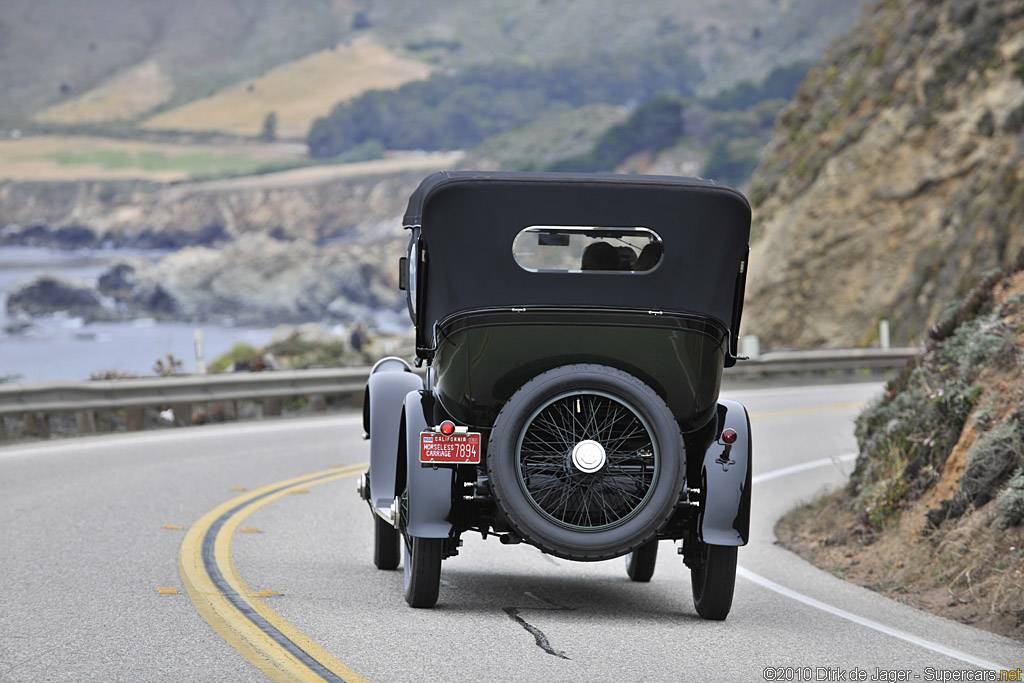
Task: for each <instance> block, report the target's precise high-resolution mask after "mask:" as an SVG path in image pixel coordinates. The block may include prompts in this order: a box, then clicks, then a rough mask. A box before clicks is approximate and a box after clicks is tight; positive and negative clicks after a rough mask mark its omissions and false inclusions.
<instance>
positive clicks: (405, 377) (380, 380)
mask: <svg viewBox="0 0 1024 683" xmlns="http://www.w3.org/2000/svg"><path fill="white" fill-rule="evenodd" d="M422 388H423V380H422V379H421V378H420V376H419V375H416V374H415V373H413V372H412V371H411V370H410V369H409V365H408V364H407V363H406V362H405V361H403V360H402V359H400V358H385V359H383V360H381V361H378V363H377V364H376V365H374V366H373V370H372V371H371V372H370V379H369V380H368V381H367V382H366V396H365V397H364V403H363V406H364V407H363V428H364V429H366V433H367V434H369V435H370V496H371V498H372V499H371V501H370V504H371V505H372V506H373V507H374V508H375V509H376V510H377V511H378V512H379V514H380V515H381V516H382V517H384V518H385V519H388V518H390V510H391V503H392V502H393V501H394V499H395V495H396V494H397V493H400V492H397V491H396V490H395V479H396V477H397V475H398V456H399V454H398V442H399V430H400V429H401V425H402V406H403V404H404V402H405V397H406V395H407V394H408V393H409V392H410V391H416V390H418V389H422Z"/></svg>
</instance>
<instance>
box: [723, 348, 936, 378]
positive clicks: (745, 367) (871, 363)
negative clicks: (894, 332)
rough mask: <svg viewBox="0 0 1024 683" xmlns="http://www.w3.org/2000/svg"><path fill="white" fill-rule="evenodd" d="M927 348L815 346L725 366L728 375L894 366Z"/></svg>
mask: <svg viewBox="0 0 1024 683" xmlns="http://www.w3.org/2000/svg"><path fill="white" fill-rule="evenodd" d="M923 352H924V349H923V348H921V347H917V346H905V347H899V348H891V349H874V348H872V349H815V350H812V351H771V352H769V353H763V354H761V355H760V356H759V357H758V358H756V359H753V360H746V361H740V362H738V363H736V365H735V366H733V367H731V368H726V369H725V376H726V377H753V376H759V375H773V374H785V373H799V372H828V371H833V370H893V369H898V368H902V367H903V366H904V365H906V363H907V361H909V360H910V359H911V358H913V357H915V356H917V355H919V354H921V353H923Z"/></svg>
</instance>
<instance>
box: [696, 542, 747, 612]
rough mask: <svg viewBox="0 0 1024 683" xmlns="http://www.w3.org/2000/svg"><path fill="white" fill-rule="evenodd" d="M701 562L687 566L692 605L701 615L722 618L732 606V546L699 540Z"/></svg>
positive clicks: (733, 565)
mask: <svg viewBox="0 0 1024 683" xmlns="http://www.w3.org/2000/svg"><path fill="white" fill-rule="evenodd" d="M701 546H702V548H701V550H700V552H701V555H702V556H703V562H702V563H701V564H700V566H697V567H694V568H693V569H691V570H690V586H691V587H692V588H693V606H694V607H695V608H696V609H697V614H699V615H700V617H701V618H702V619H710V620H712V621H722V620H724V619H725V618H726V617H727V616H729V610H730V609H732V594H733V589H734V588H735V587H736V546H734V545H709V544H707V543H702V544H701Z"/></svg>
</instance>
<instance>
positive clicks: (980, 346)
mask: <svg viewBox="0 0 1024 683" xmlns="http://www.w3.org/2000/svg"><path fill="white" fill-rule="evenodd" d="M990 279H995V278H994V276H993V277H992V278H990ZM978 291H979V290H975V294H977V293H978ZM972 302H973V303H972ZM972 307H974V308H976V309H977V310H975V311H974V313H973V314H970V313H967V314H965V313H964V311H965V309H970V308H972ZM957 313H960V315H959V317H960V318H965V317H967V318H968V319H964V320H961V322H960V323H959V324H958V325H957V326H956V327H957V329H955V330H953V331H952V332H948V337H947V338H946V339H945V340H944V342H943V343H942V344H938V345H935V346H933V347H932V349H931V350H930V351H929V352H928V353H927V354H926V355H925V357H924V359H923V360H922V361H920V364H919V365H918V366H917V367H915V368H913V369H912V370H911V371H910V372H906V373H904V375H903V376H902V377H901V378H898V379H897V380H894V382H893V383H890V390H889V394H888V395H887V396H886V397H883V399H882V401H880V402H879V403H878V404H876V405H875V406H872V407H871V408H869V409H868V411H866V412H865V413H864V414H863V415H862V416H861V418H860V419H859V424H858V437H859V441H860V443H861V455H860V457H859V459H858V466H857V471H856V472H855V473H854V476H853V479H852V480H851V484H850V485H849V486H848V487H847V488H846V489H845V490H842V491H837V492H834V493H832V494H830V495H828V496H825V497H824V498H822V499H820V500H818V501H816V502H814V503H812V504H810V505H808V506H805V507H802V508H799V509H797V510H795V511H793V512H792V513H790V514H789V515H788V516H787V517H785V518H784V519H783V520H782V521H781V522H780V523H779V525H778V527H777V528H776V533H777V534H778V536H779V538H780V540H781V541H782V543H783V544H784V545H786V546H787V547H788V548H790V549H791V550H794V551H795V552H797V553H799V554H800V555H802V556H803V557H805V558H806V559H808V560H810V561H811V562H814V563H815V564H817V565H818V566H820V567H822V568H825V569H827V570H829V571H831V572H833V573H835V574H836V575H838V576H840V577H842V578H845V579H847V580H849V581H854V582H856V583H858V584H861V585H863V586H866V587H869V588H872V589H874V590H877V591H880V592H884V593H886V594H887V595H889V596H890V597H893V598H895V599H897V600H900V601H903V602H906V603H909V604H911V605H914V606H915V607H918V608H921V609H926V610H929V611H932V612H935V613H936V614H940V615H942V616H945V617H948V618H951V619H956V620H959V621H962V622H964V623H968V624H972V625H975V626H978V627H981V628H984V629H987V630H990V631H994V632H996V633H1000V634H1003V635H1006V636H1009V637H1011V638H1016V639H1019V640H1024V524H1022V521H1024V408H1022V407H1024V272H1018V273H1016V274H1015V275H1013V276H1012V277H1009V278H1006V279H1003V280H1001V281H1000V282H998V284H995V285H994V287H993V289H992V291H991V295H990V296H989V297H987V298H986V297H985V296H981V297H975V298H968V300H967V301H966V302H965V305H964V306H963V307H961V308H960V309H959V311H958V312H957ZM975 314H976V315H977V317H973V318H972V317H971V316H972V315H975ZM956 317H958V316H957V315H956V314H954V316H953V318H956ZM947 320H949V318H947ZM947 330H948V328H947ZM940 332H941V330H940ZM901 379H905V380H906V381H907V382H908V383H909V385H907V384H904V385H902V386H901ZM964 380H966V381H964ZM958 381H959V382H960V386H961V388H960V389H959V390H957V389H956V387H955V383H956V382H958ZM914 385H917V386H914ZM915 392H916V393H915ZM915 395H916V396H918V397H919V400H918V402H917V404H916V405H915V404H914V403H913V402H910V401H904V402H903V403H901V397H907V396H915ZM921 398H923V401H922V400H920V399H921ZM944 442H945V443H944ZM869 453H870V455H868V454H869Z"/></svg>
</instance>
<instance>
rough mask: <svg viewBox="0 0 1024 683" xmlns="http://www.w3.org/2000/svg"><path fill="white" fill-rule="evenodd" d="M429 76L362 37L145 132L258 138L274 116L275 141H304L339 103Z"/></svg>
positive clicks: (164, 118)
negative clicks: (196, 132)
mask: <svg viewBox="0 0 1024 683" xmlns="http://www.w3.org/2000/svg"><path fill="white" fill-rule="evenodd" d="M429 74H430V67H428V66H427V65H426V64H424V63H422V62H418V61H414V60H411V59H405V58H402V57H398V56H396V55H395V54H394V53H393V52H390V51H389V50H387V49H386V48H384V47H381V46H380V45H379V44H377V43H375V42H373V41H372V40H370V39H367V38H363V39H360V40H356V41H354V42H353V43H352V44H351V45H341V46H338V47H336V48H334V49H331V50H322V51H320V52H316V53H314V54H312V55H309V56H308V57H304V58H302V59H299V60H296V61H294V62H290V63H287V64H284V65H282V66H279V67H277V68H275V69H273V70H271V71H269V72H267V73H265V74H263V75H262V76H259V77H256V78H251V79H247V80H246V81H244V82H242V83H239V84H237V85H235V86H233V87H231V88H228V89H226V90H223V91H221V92H218V93H216V94H214V95H212V96H210V97H206V98H203V99H200V100H196V101H194V102H190V103H188V104H186V105H183V106H181V107H178V108H176V109H172V110H170V111H168V112H165V113H162V114H159V115H157V116H155V117H153V118H151V119H149V120H148V121H146V122H145V123H144V124H143V128H146V129H150V130H180V131H194V130H202V131H218V132H224V133H231V134H236V135H259V134H260V132H261V130H262V126H263V121H264V119H265V118H266V116H267V114H268V113H270V112H274V113H275V114H276V115H277V134H278V136H279V137H282V138H293V139H302V138H304V137H305V135H306V133H307V132H308V131H309V126H310V124H311V123H312V122H313V119H315V118H317V117H318V116H324V115H325V114H327V112H328V111H330V109H331V107H332V106H334V105H335V104H337V103H338V102H341V101H344V100H348V99H351V98H352V97H355V96H356V95H359V94H360V93H362V92H365V91H366V90H371V89H376V90H385V89H389V88H397V87H398V86H400V85H402V84H404V83H407V82H409V81H413V80H418V79H421V78H426V77H427V76H428V75H429Z"/></svg>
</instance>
